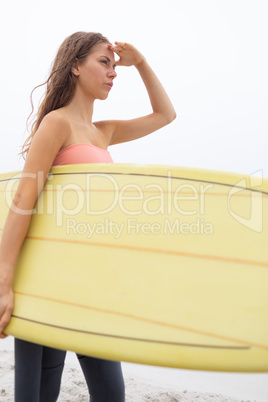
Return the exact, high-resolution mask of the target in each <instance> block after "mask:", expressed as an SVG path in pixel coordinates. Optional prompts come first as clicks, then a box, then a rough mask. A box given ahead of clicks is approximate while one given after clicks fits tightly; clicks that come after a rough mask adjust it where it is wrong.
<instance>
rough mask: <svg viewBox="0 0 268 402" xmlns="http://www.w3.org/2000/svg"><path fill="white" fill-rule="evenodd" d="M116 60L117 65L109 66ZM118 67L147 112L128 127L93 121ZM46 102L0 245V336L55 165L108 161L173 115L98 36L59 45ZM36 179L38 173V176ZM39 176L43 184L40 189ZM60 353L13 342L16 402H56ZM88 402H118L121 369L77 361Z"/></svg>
mask: <svg viewBox="0 0 268 402" xmlns="http://www.w3.org/2000/svg"><path fill="white" fill-rule="evenodd" d="M115 54H116V55H117V56H118V60H117V61H115ZM116 66H134V67H135V68H136V69H137V71H138V73H139V74H140V76H141V78H142V80H143V82H144V85H145V87H146V89H147V92H148V95H149V98H150V102H151V106H152V113H150V114H149V115H147V116H143V117H139V118H136V119H132V120H106V121H98V122H93V120H92V115H93V105H94V102H95V100H96V99H101V100H104V99H106V98H107V97H108V94H109V92H110V91H111V90H112V87H113V82H114V79H115V78H116V76H117V73H116V71H115V67H116ZM46 84H47V87H46V93H45V97H44V99H43V101H42V103H41V105H40V107H39V109H38V112H37V116H36V120H35V122H34V124H33V126H32V132H31V134H30V136H29V137H28V139H27V140H26V141H25V143H24V146H23V150H22V154H23V155H24V156H25V159H26V161H25V165H24V169H23V174H22V178H21V180H20V183H19V186H18V190H17V192H16V194H15V197H14V200H13V204H12V206H11V208H10V211H9V214H8V217H7V220H6V223H5V227H4V230H3V234H2V239H1V245H0V337H1V338H4V337H5V336H6V335H5V333H4V328H5V326H6V325H7V324H8V322H9V320H10V317H11V314H12V310H13V292H12V281H13V273H14V267H15V263H16V260H17V257H18V254H19V251H20V248H21V245H22V243H23V241H24V238H25V236H26V234H27V230H28V228H29V224H30V220H31V212H32V210H33V207H34V204H35V202H36V200H37V198H38V195H39V194H40V192H41V191H42V189H43V186H44V184H45V181H46V178H47V175H48V173H49V171H50V169H51V167H52V166H53V165H58V164H70V163H91V162H94V163H98V162H112V159H111V156H110V154H109V152H108V150H107V148H108V147H109V146H110V145H113V144H118V143H122V142H125V141H132V140H135V139H137V138H140V137H143V136H145V135H148V134H150V133H152V132H154V131H156V130H158V129H159V128H161V127H163V126H165V125H166V124H169V123H170V122H171V121H172V120H173V119H174V118H175V117H176V114H175V111H174V108H173V106H172V104H171V102H170V100H169V98H168V96H167V94H166V92H165V90H164V88H163V87H162V85H161V83H160V82H159V80H158V78H157V77H156V75H155V74H154V72H153V71H152V69H151V67H150V66H149V64H148V63H147V61H146V59H145V57H144V56H143V55H142V54H141V53H140V52H139V51H138V50H137V49H136V48H135V47H134V46H132V45H130V44H127V43H121V42H115V45H112V44H111V43H110V42H109V41H108V40H107V39H106V38H105V37H104V36H102V35H101V34H98V33H88V32H77V33H75V34H73V35H71V36H69V37H68V38H66V39H65V41H64V42H63V43H62V45H61V46H60V48H59V50H58V53H57V55H56V58H55V60H54V64H53V66H52V70H51V74H50V76H49V78H48V80H47V82H46ZM40 172H41V173H42V174H41V175H40ZM40 177H43V178H44V179H43V180H42V181H41V182H40ZM65 353H66V352H64V351H61V350H55V349H52V348H48V347H44V346H41V345H37V344H33V343H30V342H26V341H22V340H19V339H15V400H16V402H31V401H33V402H37V401H45V402H52V401H56V400H57V398H58V395H59V391H60V382H61V375H62V370H63V366H64V359H65ZM78 359H79V362H80V365H81V367H82V370H83V373H84V376H85V379H86V382H87V386H88V390H89V394H90V398H91V399H90V400H91V401H92V402H104V401H109V402H121V401H124V398H125V397H124V381H123V376H122V371H121V365H120V363H118V362H110V361H106V360H101V359H95V358H91V357H86V356H80V355H78Z"/></svg>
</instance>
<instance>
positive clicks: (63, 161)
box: [52, 144, 113, 166]
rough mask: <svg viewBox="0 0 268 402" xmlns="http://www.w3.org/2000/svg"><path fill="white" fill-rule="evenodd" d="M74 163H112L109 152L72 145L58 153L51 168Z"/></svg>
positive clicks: (86, 145) (94, 147)
mask: <svg viewBox="0 0 268 402" xmlns="http://www.w3.org/2000/svg"><path fill="white" fill-rule="evenodd" d="M76 163H113V160H112V158H111V155H110V152H109V151H107V150H106V149H102V148H99V147H97V146H96V145H92V144H73V145H69V146H68V147H66V148H64V149H62V150H61V151H59V152H58V154H57V156H56V158H55V159H54V162H53V164H52V166H58V165H69V164H76Z"/></svg>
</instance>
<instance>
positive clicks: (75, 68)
mask: <svg viewBox="0 0 268 402" xmlns="http://www.w3.org/2000/svg"><path fill="white" fill-rule="evenodd" d="M71 72H72V73H73V74H74V75H75V76H76V77H78V75H80V71H79V61H78V59H75V61H74V62H73V65H72V68H71Z"/></svg>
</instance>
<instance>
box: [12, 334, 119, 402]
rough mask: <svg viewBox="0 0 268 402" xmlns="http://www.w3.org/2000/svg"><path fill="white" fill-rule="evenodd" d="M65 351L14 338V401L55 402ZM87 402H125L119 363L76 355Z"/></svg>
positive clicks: (58, 390)
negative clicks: (83, 381)
mask: <svg viewBox="0 0 268 402" xmlns="http://www.w3.org/2000/svg"><path fill="white" fill-rule="evenodd" d="M65 355H66V352H64V351H62V350H57V349H52V348H48V347H45V346H41V345H37V344H34V343H30V342H26V341H22V340H19V339H15V401H16V402H55V401H56V400H57V398H58V396H59V393H60V384H61V376H62V371H63V367H64V360H65ZM77 357H78V360H79V363H80V366H81V368H82V371H83V373H84V377H85V380H86V383H87V387H88V391H89V394H90V402H124V401H125V386H124V380H123V375H122V370H121V364H120V363H119V362H113V361H108V360H101V359H95V358H92V357H88V356H81V355H77Z"/></svg>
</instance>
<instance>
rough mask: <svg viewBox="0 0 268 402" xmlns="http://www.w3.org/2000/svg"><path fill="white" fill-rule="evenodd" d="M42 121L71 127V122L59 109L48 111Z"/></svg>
mask: <svg viewBox="0 0 268 402" xmlns="http://www.w3.org/2000/svg"><path fill="white" fill-rule="evenodd" d="M42 123H43V124H50V125H57V126H62V127H63V128H70V122H69V121H68V119H67V118H66V117H65V116H64V115H63V114H62V113H61V112H60V111H59V110H52V111H51V112H49V113H47V114H46V115H45V117H44V118H43V120H42Z"/></svg>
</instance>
